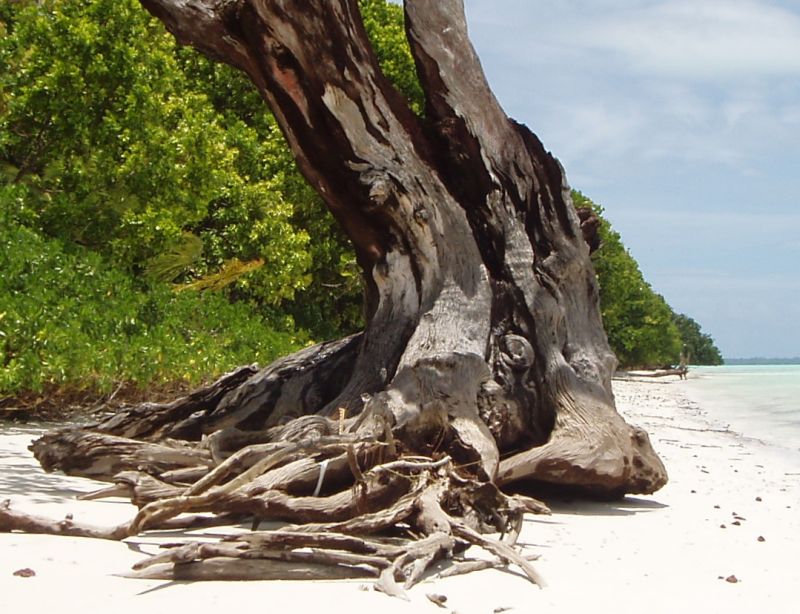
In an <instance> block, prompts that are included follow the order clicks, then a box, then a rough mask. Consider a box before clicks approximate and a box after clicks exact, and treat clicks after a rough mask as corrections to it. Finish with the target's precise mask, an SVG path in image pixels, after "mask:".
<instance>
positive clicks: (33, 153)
mask: <svg viewBox="0 0 800 614" xmlns="http://www.w3.org/2000/svg"><path fill="white" fill-rule="evenodd" d="M360 4H361V7H362V11H363V14H364V17H365V25H366V27H367V29H368V31H369V33H370V36H371V38H372V40H373V44H374V46H375V49H376V51H377V53H378V56H379V60H380V62H381V64H382V66H383V68H384V71H385V72H386V74H387V76H388V77H389V78H390V79H391V80H392V81H393V82H394V83H395V84H396V85H397V87H398V88H399V89H400V90H401V92H402V93H403V94H405V96H406V97H407V99H408V100H409V103H410V106H411V108H412V110H414V112H416V113H423V112H424V111H423V110H424V99H423V95H422V90H421V88H420V86H419V84H418V82H417V78H416V73H415V69H414V64H413V60H412V59H411V55H410V53H409V50H408V47H407V43H406V39H405V33H404V29H403V24H402V19H403V17H402V9H401V8H400V7H398V6H397V5H394V4H391V3H387V2H386V1H385V0H361V1H360ZM575 200H576V204H577V205H586V204H589V205H591V206H593V207H594V208H595V209H596V210H597V211H598V212H600V208H599V207H597V206H596V205H594V203H591V201H589V199H588V198H586V197H584V196H583V195H581V194H579V193H575ZM601 236H602V241H603V246H602V247H601V249H600V250H599V251H598V252H597V253H596V255H595V257H594V261H595V266H596V268H597V273H598V278H599V281H600V287H601V300H602V311H603V317H604V321H605V325H606V328H607V332H608V336H609V340H610V342H611V345H612V347H613V349H614V351H615V352H616V353H617V355H618V357H619V359H620V361H621V363H622V364H623V365H624V366H661V365H665V364H674V363H677V362H678V361H679V360H680V357H681V352H682V351H683V352H684V354H685V355H688V358H689V360H690V361H691V362H695V363H696V362H703V363H708V364H717V363H719V362H720V361H721V359H720V357H719V352H718V351H717V349H716V347H715V346H714V344H713V341H712V340H711V339H710V337H708V336H707V335H705V334H703V333H702V332H701V330H700V327H699V325H697V323H696V322H694V321H693V320H692V319H691V318H689V317H687V316H684V315H679V314H675V313H674V312H673V311H672V309H670V308H669V306H668V305H667V304H666V302H665V301H664V299H663V298H662V297H661V296H660V295H658V294H656V293H655V292H653V290H652V288H651V287H650V286H649V284H647V282H646V281H645V280H644V279H643V277H642V274H641V272H640V271H639V268H638V266H637V265H636V262H635V261H634V260H633V258H632V257H631V256H630V254H629V253H628V252H627V250H626V249H625V247H624V246H623V244H622V242H621V240H620V237H619V235H618V234H617V233H616V232H615V231H613V229H612V228H611V226H610V225H609V224H608V222H607V221H606V220H603V225H602V228H601ZM360 283H361V282H360V278H359V270H358V267H357V266H356V263H355V259H354V256H353V252H352V250H351V249H350V247H349V245H348V242H347V240H346V239H345V238H344V237H343V236H342V235H341V234H340V232H339V231H338V228H337V226H336V224H335V223H334V221H333V219H332V217H331V216H330V215H328V214H327V213H326V211H325V209H324V207H323V206H322V204H321V202H320V199H319V198H318V196H317V195H316V194H315V193H314V192H313V191H312V190H311V189H310V188H309V186H308V185H307V183H306V182H305V180H304V179H303V178H302V176H301V175H300V173H299V172H298V170H297V168H296V166H295V164H294V161H293V159H292V156H291V153H290V151H289V149H288V147H287V146H286V143H285V142H284V140H283V136H282V135H281V133H280V130H279V129H278V128H277V125H276V123H275V121H274V119H273V117H272V116H271V115H270V113H269V112H268V110H267V108H266V107H265V105H264V103H263V101H262V100H261V99H260V97H259V96H258V94H257V93H256V91H255V89H254V88H253V87H252V86H251V85H250V83H249V82H248V81H247V79H246V78H244V77H243V76H242V75H240V74H239V73H237V72H235V71H234V70H232V69H230V68H229V67H227V66H223V65H220V64H215V63H212V62H210V61H207V60H206V59H205V58H203V57H201V56H200V55H199V54H197V53H195V52H194V51H193V50H191V49H187V48H180V47H178V46H177V45H176V44H175V41H174V39H173V37H172V36H171V35H169V34H167V33H166V32H165V30H164V29H163V27H162V26H161V24H160V23H157V22H156V21H155V20H154V19H152V18H151V17H150V16H149V14H148V13H147V12H146V11H144V10H143V9H142V8H141V5H140V4H139V2H138V1H137V0H38V1H34V0H18V1H16V2H7V3H2V4H0V360H2V363H1V364H0V399H1V398H2V397H3V396H13V395H18V394H23V393H25V392H29V391H50V392H53V391H61V390H64V389H70V390H73V389H79V390H80V389H96V390H100V391H109V390H112V389H115V388H116V387H117V386H119V385H120V384H122V383H125V384H133V385H135V386H139V387H146V386H151V385H153V384H155V383H168V382H175V381H179V382H185V383H195V382H197V381H199V380H201V379H206V378H209V377H212V376H214V375H216V374H218V373H220V372H222V371H224V370H227V369H230V368H232V367H234V366H236V365H238V364H241V363H246V362H254V361H259V362H262V363H263V362H267V361H269V360H271V359H272V358H274V357H275V356H277V355H279V354H282V353H285V352H288V351H291V350H292V349H296V348H299V347H301V346H303V345H304V344H307V343H310V342H311V341H313V340H322V339H326V338H332V337H337V336H341V335H345V334H348V333H351V332H353V331H355V330H357V329H358V328H359V327H360V326H361V324H362V318H361V307H360V303H361V285H360Z"/></svg>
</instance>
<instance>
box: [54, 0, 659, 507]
mask: <svg viewBox="0 0 800 614" xmlns="http://www.w3.org/2000/svg"><path fill="white" fill-rule="evenodd" d="M142 4H144V5H145V7H147V9H148V10H150V11H151V12H152V13H153V14H154V15H156V16H157V17H158V18H159V19H161V20H162V21H163V22H164V23H165V24H166V25H167V27H168V28H169V29H170V31H172V32H173V33H174V34H175V36H176V37H177V38H178V40H179V41H181V42H183V43H188V44H191V45H193V46H195V47H197V48H198V49H200V50H201V51H202V52H204V53H206V54H208V55H210V56H212V57H214V58H217V59H220V60H222V61H225V62H227V63H229V64H232V65H233V66H236V67H238V68H240V69H241V70H243V71H245V72H246V73H247V74H248V75H249V77H250V78H251V79H252V81H253V82H254V83H255V84H256V86H257V87H258V89H259V90H260V92H261V93H262V95H263V97H264V99H265V100H266V102H267V104H268V105H269V107H270V109H271V110H272V112H273V113H274V115H275V117H276V118H277V120H278V123H279V124H280V126H281V128H282V130H283V131H284V134H285V135H286V138H287V140H288V142H289V144H290V146H291V148H292V151H293V153H294V155H295V157H296V159H297V162H298V165H299V167H300V169H301V171H302V172H303V174H304V175H305V177H306V179H307V180H308V181H309V182H310V184H311V185H312V186H314V188H316V190H317V191H318V192H319V193H320V195H321V196H322V198H323V199H324V201H325V203H326V204H327V206H328V208H329V209H330V211H331V213H332V214H333V215H334V216H335V217H336V219H337V220H338V221H339V222H340V224H341V225H342V227H343V228H344V230H345V232H346V233H347V235H348V236H349V237H350V239H351V240H352V242H353V245H354V246H355V250H356V254H357V258H358V262H359V263H360V265H361V267H362V268H363V270H364V278H365V282H366V300H365V310H366V318H367V326H366V330H365V331H364V332H363V333H362V334H360V335H358V336H356V337H352V338H348V339H345V340H342V341H337V342H331V343H328V344H323V345H321V346H317V347H315V348H310V349H307V350H304V351H302V352H300V353H298V354H296V355H294V356H291V357H289V358H287V359H284V360H282V361H279V362H277V363H275V364H274V365H271V366H269V367H267V368H266V369H263V370H261V371H255V370H249V371H248V370H243V371H238V372H236V373H234V374H232V375H231V376H226V378H223V379H222V380H220V382H219V383H218V384H217V385H214V386H212V387H211V388H209V389H207V390H205V391H200V392H199V393H196V394H195V395H194V396H193V397H188V398H187V399H186V400H183V401H179V402H176V403H173V404H170V405H163V406H158V405H147V406H144V407H139V408H133V409H131V410H130V411H129V412H127V413H124V414H121V415H120V416H117V417H116V418H114V419H113V420H112V421H109V422H108V423H106V424H103V425H99V426H98V427H97V430H100V431H104V432H106V433H108V434H111V435H116V436H126V437H139V438H149V439H159V438H163V437H165V436H169V437H172V438H184V439H199V438H200V437H201V436H202V435H207V434H211V433H214V432H218V431H220V430H221V429H226V430H225V431H223V432H224V433H227V434H228V435H230V438H229V440H228V444H227V445H228V447H227V448H225V446H223V448H225V449H223V450H222V452H220V450H219V449H218V450H217V453H220V454H223V453H230V452H233V451H235V450H236V449H237V447H241V446H240V445H237V443H236V442H238V444H241V443H242V442H248V443H257V442H260V443H262V444H267V442H269V441H275V440H281V439H283V440H286V439H294V440H299V439H302V438H303V436H304V435H307V434H308V429H310V428H316V429H321V430H322V433H321V434H322V435H325V434H330V431H331V430H335V429H336V418H337V417H338V416H339V412H340V411H341V408H344V409H345V410H346V412H347V416H348V419H347V420H346V421H345V422H343V423H342V424H343V425H345V426H346V430H347V431H349V432H351V433H357V434H359V435H365V434H371V435H374V436H379V435H381V434H382V433H388V431H389V430H391V435H390V437H391V438H392V440H393V441H397V442H399V443H400V444H402V446H403V449H404V451H405V452H409V453H417V454H424V455H426V456H435V455H436V454H438V453H447V454H449V455H450V456H452V457H453V458H454V459H455V460H456V461H457V463H459V464H461V465H462V466H472V467H474V468H475V473H476V475H477V477H479V478H481V479H486V480H493V481H495V482H496V483H498V484H507V483H510V482H515V481H519V480H532V481H537V482H547V483H551V484H557V485H566V486H570V487H579V488H584V489H588V490H591V491H595V492H597V493H601V494H607V495H619V494H624V493H650V492H653V491H655V490H656V489H658V488H660V487H661V486H662V485H663V484H664V483H665V482H666V479H667V477H666V472H665V470H664V467H663V465H662V463H661V462H660V460H659V459H658V457H657V456H656V454H655V453H654V452H653V450H652V448H651V446H650V443H649V441H648V438H647V435H646V434H645V433H644V432H643V431H641V430H640V429H637V428H634V427H631V426H629V425H627V424H626V423H625V422H624V421H623V420H622V419H621V417H620V416H619V415H618V414H617V412H616V410H615V407H614V399H613V396H612V392H611V387H610V377H611V374H612V372H613V370H614V368H615V365H616V361H615V358H614V356H613V355H612V353H611V351H610V350H609V347H608V343H607V340H606V337H605V334H604V332H603V327H602V323H601V320H600V314H599V309H598V289H597V283H596V279H595V273H594V270H593V267H592V265H591V262H590V259H589V247H588V246H587V242H586V240H585V238H584V233H582V229H581V222H580V220H579V218H578V215H577V213H576V211H575V210H574V208H573V205H572V203H571V200H570V192H569V187H568V185H567V182H566V178H565V175H564V172H563V169H562V168H561V166H560V164H559V163H558V161H557V160H556V159H555V158H554V157H553V156H552V155H550V154H549V153H548V152H547V151H546V150H545V149H544V147H543V146H542V144H541V143H540V141H539V140H538V138H537V137H536V136H535V135H534V134H533V133H532V132H531V131H530V130H528V128H526V127H525V126H523V125H521V124H518V123H516V122H514V121H513V120H510V119H509V118H508V117H507V116H506V115H505V113H504V112H503V110H502V108H501V107H500V105H499V104H498V102H497V100H496V99H495V98H494V96H493V94H492V92H491V91H490V89H489V87H488V85H487V83H486V79H485V76H484V74H483V71H482V69H481V66H480V63H479V61H478V58H477V56H476V54H475V51H474V50H473V48H472V46H471V44H470V42H469V39H468V36H467V26H466V20H465V16H464V9H463V3H462V0H436V1H435V2H432V1H429V0H406V2H405V13H406V27H407V33H408V38H409V41H410V43H411V48H412V52H413V55H414V57H415V60H416V64H417V69H418V73H419V77H420V80H421V81H422V84H423V86H424V90H425V92H426V96H427V105H426V109H425V117H424V119H423V118H419V117H416V116H415V115H413V114H412V112H411V111H410V110H409V108H408V106H407V104H406V102H405V101H404V100H403V98H402V96H401V95H400V94H399V93H398V92H397V91H396V90H395V89H394V88H393V86H392V85H391V84H390V83H389V82H388V80H387V79H386V78H385V77H384V75H383V74H382V73H381V71H380V69H379V67H378V64H377V61H376V58H375V55H374V53H373V50H372V49H371V47H370V44H369V41H368V39H367V36H366V33H365V31H364V27H363V25H362V23H361V18H360V15H359V12H358V7H357V2H356V0H309V1H307V2H303V3H299V4H298V3H290V2H285V1H283V0H234V1H231V0H142ZM300 5H302V8H301V6H300ZM586 228H587V226H586V225H584V230H586ZM301 416H317V418H308V417H305V418H302V417H301ZM299 417H300V418H299ZM325 417H329V418H333V420H324V419H322V418H325ZM298 418H299V420H297V419H298ZM292 419H296V420H294V421H292ZM233 427H235V429H237V430H231V428H233ZM240 431H253V432H255V433H253V434H251V435H249V436H248V435H246V434H243V433H241V432H240ZM232 442H233V443H232ZM218 443H219V442H218ZM40 448H41V446H40ZM226 450H227V451H226ZM48 462H49V464H50V466H52V467H57V466H59V465H58V461H57V460H54V459H52V458H50V459H49V461H48ZM176 469H178V468H176Z"/></svg>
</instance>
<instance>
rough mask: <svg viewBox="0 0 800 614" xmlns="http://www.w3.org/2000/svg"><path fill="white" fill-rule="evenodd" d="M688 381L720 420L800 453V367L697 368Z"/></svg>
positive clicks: (691, 393) (692, 393) (691, 391)
mask: <svg viewBox="0 0 800 614" xmlns="http://www.w3.org/2000/svg"><path fill="white" fill-rule="evenodd" d="M683 384H684V390H685V391H686V393H687V395H688V396H689V398H690V399H691V400H693V401H695V402H697V403H698V404H699V405H700V407H701V408H702V409H703V410H704V411H705V412H706V413H707V415H708V417H709V418H710V419H712V420H714V421H715V422H719V423H721V424H723V425H728V426H729V427H730V429H731V430H733V431H735V432H737V433H739V434H741V435H744V436H745V437H752V438H754V439H759V440H761V441H764V442H765V443H768V444H772V445H776V446H780V447H783V448H789V449H791V450H795V451H800V365H724V366H720V367H692V368H691V369H690V371H689V379H688V380H687V381H686V382H684V383H683Z"/></svg>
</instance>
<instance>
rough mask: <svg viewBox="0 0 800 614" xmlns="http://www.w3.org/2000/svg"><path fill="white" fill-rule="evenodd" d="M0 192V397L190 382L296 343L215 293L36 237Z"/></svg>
mask: <svg viewBox="0 0 800 614" xmlns="http://www.w3.org/2000/svg"><path fill="white" fill-rule="evenodd" d="M10 203H13V198H9V194H8V191H6V192H5V193H3V194H0V270H2V271H3V275H2V277H0V395H9V394H15V393H18V392H20V391H25V390H34V391H41V390H43V389H48V390H53V389H59V388H70V389H73V390H74V389H84V390H101V391H102V390H106V391H107V390H109V389H110V388H111V387H112V385H113V384H114V383H116V382H121V381H124V382H126V383H133V384H136V385H138V386H140V387H142V388H143V387H146V386H148V385H150V384H153V383H164V382H176V381H183V382H187V383H198V381H200V380H201V379H203V378H208V377H211V376H214V375H216V374H219V373H221V372H223V371H225V370H228V369H231V368H233V367H235V366H238V365H241V364H246V363H250V362H254V361H258V362H261V363H262V364H266V363H268V362H269V361H271V360H273V359H274V358H276V357H278V356H280V355H282V354H284V353H287V352H289V351H292V350H294V349H297V348H298V347H300V346H301V345H302V343H303V342H304V341H305V340H304V339H302V338H298V337H297V336H296V335H292V334H288V333H281V332H276V331H275V330H274V329H273V327H271V326H270V325H269V324H268V323H267V322H265V321H264V319H263V318H262V317H261V316H260V315H259V314H258V313H257V312H256V311H255V310H253V309H252V308H251V307H249V306H247V305H246V304H243V303H236V304H234V303H230V302H229V301H228V300H226V299H225V297H224V296H223V295H221V294H218V293H209V292H203V293H195V292H182V293H177V294H176V293H175V292H173V291H172V290H171V289H170V288H169V286H168V285H166V284H153V285H151V286H145V287H139V286H138V285H137V284H136V283H135V282H134V281H133V280H132V279H131V278H130V276H129V275H128V274H127V273H125V272H124V271H120V270H118V269H115V268H112V267H109V266H108V265H107V264H106V263H105V262H104V261H103V260H102V258H101V257H99V256H98V255H97V254H94V253H92V252H91V251H89V250H87V249H86V248H83V247H71V248H69V249H68V248H67V247H66V246H64V245H63V244H62V243H61V242H60V241H58V240H55V239H44V238H43V237H41V236H39V235H37V234H36V233H35V232H34V231H32V230H31V229H29V228H26V227H24V226H22V225H20V224H19V223H17V222H15V221H14V220H13V218H12V216H11V215H9V214H8V209H9V204H10Z"/></svg>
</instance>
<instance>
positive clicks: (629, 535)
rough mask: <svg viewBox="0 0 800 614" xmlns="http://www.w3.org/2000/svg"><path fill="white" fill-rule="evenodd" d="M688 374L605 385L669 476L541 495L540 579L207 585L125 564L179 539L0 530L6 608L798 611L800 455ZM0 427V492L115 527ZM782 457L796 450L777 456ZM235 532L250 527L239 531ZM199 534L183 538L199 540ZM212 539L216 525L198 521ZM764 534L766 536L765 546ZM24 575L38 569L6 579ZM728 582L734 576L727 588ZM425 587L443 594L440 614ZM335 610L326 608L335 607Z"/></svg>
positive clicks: (111, 508) (527, 529) (24, 440)
mask: <svg viewBox="0 0 800 614" xmlns="http://www.w3.org/2000/svg"><path fill="white" fill-rule="evenodd" d="M685 383H686V382H685V381H679V380H678V378H677V377H669V378H664V379H663V380H653V379H647V380H646V381H645V380H644V379H642V380H637V379H635V378H633V379H626V380H615V381H614V382H613V387H614V392H615V396H616V400H617V408H618V410H619V411H620V413H621V414H622V415H623V416H625V418H626V420H628V421H629V422H631V423H633V424H638V425H639V426H642V427H644V428H645V430H647V431H648V433H649V434H650V438H651V441H652V442H653V445H654V447H655V449H656V451H657V452H658V453H659V454H660V455H661V456H662V458H663V459H664V462H665V464H666V466H667V470H668V471H669V473H670V482H669V483H668V484H667V485H666V486H665V487H664V488H663V489H662V490H660V491H659V492H657V493H655V494H654V495H651V496H629V497H626V498H625V499H623V500H620V501H612V502H599V501H596V502H592V501H588V502H587V501H578V500H569V499H563V500H556V501H553V500H549V501H548V503H549V504H550V505H551V507H552V508H553V516H550V517H542V516H535V517H534V516H530V517H527V518H526V520H525V523H524V528H523V532H522V534H521V536H520V544H521V545H524V546H525V553H526V554H538V555H539V556H540V559H539V560H538V561H536V562H535V563H534V565H535V566H536V568H537V569H538V571H539V572H540V573H541V574H542V575H543V576H544V578H545V579H546V580H547V582H548V584H549V586H548V588H545V589H542V590H540V589H538V588H536V587H535V586H533V585H531V584H530V583H528V582H527V581H526V580H524V579H523V578H521V577H520V576H519V575H518V574H517V573H516V572H514V571H513V568H511V570H509V571H498V570H487V571H482V572H477V573H473V574H469V575H467V576H462V577H456V578H448V579H443V580H436V581H433V582H426V583H423V584H421V585H420V586H418V587H416V588H415V589H413V590H412V591H411V594H410V596H411V602H410V603H409V602H405V601H402V600H400V599H396V598H390V597H387V596H385V595H383V594H381V593H377V592H374V591H372V590H371V589H369V590H359V589H360V588H363V587H365V586H369V583H368V582H364V581H339V582H313V583H309V582H302V583H300V582H286V581H282V582H205V583H193V584H189V583H181V582H163V581H147V580H129V579H125V578H120V577H118V576H114V575H111V574H114V573H124V572H125V571H127V570H128V569H129V568H130V566H131V565H132V564H133V563H135V562H136V561H138V560H140V559H142V558H144V556H145V555H147V554H151V553H154V552H155V551H156V550H157V547H158V542H159V541H170V540H171V541H175V540H177V539H180V536H179V535H176V534H172V535H169V536H161V537H152V536H145V537H135V538H132V539H129V540H126V542H125V543H124V544H121V543H116V542H108V541H102V540H91V539H85V538H67V537H54V536H40V535H24V534H18V533H15V534H0V604H2V605H9V606H17V607H24V608H25V611H26V612H33V613H37V612H44V611H46V610H50V611H58V612H60V613H61V612H63V613H69V612H79V611H80V612H87V611H92V610H94V609H100V608H102V609H108V608H109V607H114V608H116V609H118V610H120V609H121V610H122V611H128V610H131V611H132V610H134V609H136V610H140V611H141V610H143V609H147V610H150V611H152V612H153V613H156V612H167V611H170V610H174V609H176V608H181V607H183V608H185V607H191V608H192V610H193V611H194V612H197V613H198V614H201V613H203V612H217V613H218V612H219V611H220V609H221V608H226V607H231V606H233V605H238V604H242V605H243V606H244V605H245V604H248V603H250V604H256V603H258V604H261V605H263V606H265V607H270V606H276V607H280V608H282V609H283V608H286V609H290V610H291V611H295V612H312V611H313V612H319V611H325V610H333V611H343V610H345V609H346V610H347V611H348V612H353V613H358V612H373V611H375V610H378V611H381V612H382V613H387V614H388V613H391V612H403V613H409V612H445V611H447V612H459V613H461V614H465V613H467V612H485V613H487V614H488V613H491V612H495V611H501V610H499V609H501V608H509V609H508V610H506V611H510V612H533V611H538V612H556V611H562V612H563V611H573V610H577V609H579V608H580V609H581V610H586V609H587V607H591V609H593V610H595V611H600V612H606V611H608V612H611V611H613V612H615V613H619V612H640V611H647V612H674V611H678V609H684V608H686V609H688V611H703V612H726V613H728V612H748V611H752V610H753V609H756V608H757V609H758V610H761V611H767V612H771V613H772V612H787V613H788V612H792V611H795V608H796V605H795V604H794V603H793V601H794V600H795V599H796V597H795V596H794V590H795V589H794V587H795V586H797V585H798V583H800V568H799V567H798V566H797V564H796V562H795V561H794V556H793V555H794V554H795V552H797V551H798V550H800V519H798V511H799V510H800V454H798V455H796V456H795V455H793V454H790V453H784V451H783V450H782V449H781V448H777V447H775V446H772V445H769V444H767V443H764V442H760V441H758V440H754V439H750V438H748V437H747V436H744V435H740V434H738V433H735V432H733V431H731V430H729V429H727V428H726V426H725V425H724V424H722V423H721V422H719V421H718V420H717V419H715V418H713V417H711V416H709V415H708V412H707V411H705V410H704V409H703V408H702V407H700V406H699V405H698V404H697V403H696V402H694V401H692V399H691V398H690V396H689V395H688V394H687V390H686V387H685V385H684V384H685ZM33 430H34V429H30V428H25V427H23V426H20V425H9V426H8V428H6V430H5V431H0V500H2V499H6V498H11V499H12V505H13V506H14V507H15V508H19V509H25V510H27V511H32V512H36V513H39V514H42V515H47V516H50V517H53V518H60V517H63V516H64V515H65V514H66V513H74V515H75V517H76V518H81V519H83V520H86V521H91V522H96V523H98V524H113V523H116V522H121V521H124V520H126V519H129V518H130V517H132V515H133V512H134V510H135V508H134V507H133V506H131V505H130V504H128V503H126V502H123V501H122V500H110V501H75V500H74V499H73V497H74V495H75V494H76V493H80V492H86V491H90V490H92V489H93V488H95V487H96V483H92V482H91V481H90V480H86V479H84V478H70V477H67V476H63V475H57V474H45V473H43V472H42V471H41V469H39V468H38V465H37V464H36V462H35V461H34V459H33V458H32V457H31V455H30V453H29V452H28V451H27V449H26V446H27V444H28V442H29V440H30V439H31V431H33ZM787 451H788V452H791V450H789V449H787ZM241 530H245V529H241ZM202 533H203V532H193V533H192V535H193V536H198V535H199V534H202ZM205 533H206V534H209V535H210V534H214V530H213V529H210V530H206V531H205ZM759 538H761V540H760V539H759ZM23 568H30V569H33V570H34V571H35V572H36V575H35V576H34V577H30V578H24V577H17V576H14V575H13V572H14V571H16V570H19V569H23ZM732 577H735V578H736V580H737V582H735V583H734V582H732V581H726V578H727V579H732ZM427 594H437V595H445V596H446V597H447V598H448V599H447V602H446V603H445V608H441V607H438V606H437V605H435V604H434V603H432V602H431V601H430V600H429V599H428V598H427V597H426V595H427ZM331 604H336V606H335V607H333V608H331Z"/></svg>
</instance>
